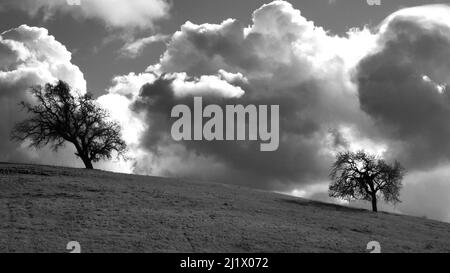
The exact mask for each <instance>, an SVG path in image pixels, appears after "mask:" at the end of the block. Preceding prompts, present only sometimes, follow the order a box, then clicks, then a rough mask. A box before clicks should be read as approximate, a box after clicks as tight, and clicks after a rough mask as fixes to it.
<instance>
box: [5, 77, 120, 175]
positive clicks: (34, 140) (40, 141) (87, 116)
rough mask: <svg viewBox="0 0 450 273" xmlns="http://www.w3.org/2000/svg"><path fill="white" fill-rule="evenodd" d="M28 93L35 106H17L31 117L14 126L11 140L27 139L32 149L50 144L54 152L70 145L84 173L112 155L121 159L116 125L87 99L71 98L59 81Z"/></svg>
mask: <svg viewBox="0 0 450 273" xmlns="http://www.w3.org/2000/svg"><path fill="white" fill-rule="evenodd" d="M31 93H32V94H33V96H34V97H35V98H36V99H37V103H33V104H31V103H27V102H21V105H22V106H23V107H24V108H25V109H26V110H27V112H28V113H29V114H30V115H31V117H30V118H29V119H27V120H25V121H22V122H20V123H18V124H16V126H15V127H14V129H13V131H12V133H11V138H12V139H13V140H16V141H25V140H27V139H28V140H30V141H31V144H30V146H31V147H36V148H42V147H44V146H46V145H49V144H50V145H51V147H52V148H53V149H54V150H55V151H57V150H58V149H59V148H60V147H62V146H64V144H65V143H66V142H69V143H72V144H73V145H74V146H75V148H76V151H77V152H76V153H75V155H76V156H78V157H79V158H80V159H81V160H82V161H83V163H84V165H85V166H86V168H87V169H93V162H98V161H100V160H101V159H111V157H112V153H113V152H116V153H117V156H124V153H125V151H126V144H125V142H124V141H123V140H122V138H121V132H120V131H121V128H120V126H119V124H118V123H116V122H113V121H110V120H109V113H108V112H107V111H106V110H104V109H103V108H101V107H100V106H98V105H97V104H96V103H95V101H94V99H93V98H92V96H91V95H89V94H86V95H73V94H72V92H71V89H70V86H69V85H68V84H67V83H65V82H63V81H59V82H58V83H57V84H55V85H52V84H46V85H45V86H35V87H32V88H31Z"/></svg>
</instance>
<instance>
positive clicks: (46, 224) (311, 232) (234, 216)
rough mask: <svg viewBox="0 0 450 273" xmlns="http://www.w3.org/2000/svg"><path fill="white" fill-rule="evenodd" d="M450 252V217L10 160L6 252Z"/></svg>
mask: <svg viewBox="0 0 450 273" xmlns="http://www.w3.org/2000/svg"><path fill="white" fill-rule="evenodd" d="M372 240H376V241H379V242H380V243H381V246H382V251H383V252H450V225H449V224H446V223H441V222H437V221H432V220H426V219H422V218H415V217H409V216H399V215H390V214H385V213H380V214H374V213H371V212H368V211H364V210H356V209H350V208H346V207H340V206H335V205H330V204H324V203H318V202H312V201H308V200H303V199H298V198H293V197H289V196H284V195H279V194H275V193H269V192H262V191H256V190H251V189H246V188H240V187H236V186H228V185H220V184H207V183H194V182H186V181H180V180H176V179H164V178H155V177H144V176H132V175H123V174H114V173H107V172H101V171H87V170H78V169H68V168H56V167H47V166H34V165H11V164H0V252H67V250H66V249H65V248H66V244H67V243H68V242H69V241H78V242H80V244H81V247H82V251H83V252H123V251H125V252H365V251H366V250H365V249H366V245H367V243H368V242H369V241H372Z"/></svg>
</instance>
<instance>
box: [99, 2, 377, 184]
mask: <svg viewBox="0 0 450 273" xmlns="http://www.w3.org/2000/svg"><path fill="white" fill-rule="evenodd" d="M372 36H373V35H372V34H371V33H370V31H368V30H366V29H362V30H351V31H350V32H349V35H348V37H337V36H330V35H328V34H327V32H326V31H325V30H324V29H322V28H321V27H318V26H315V25H314V23H313V22H311V21H308V20H307V19H306V18H304V17H303V16H302V15H301V13H300V11H298V10H296V9H294V8H293V7H292V5H291V4H289V3H287V2H284V1H275V2H273V3H271V4H266V5H264V6H262V7H261V8H260V9H258V10H256V11H255V12H254V14H253V24H252V25H251V26H244V25H242V24H241V23H240V22H239V21H237V20H234V19H228V20H225V21H224V22H222V23H220V24H202V25H197V24H194V23H191V22H186V23H185V24H184V25H183V26H181V29H180V30H179V31H177V32H176V33H175V34H174V35H173V36H172V37H171V39H170V41H169V43H168V47H167V50H166V52H165V53H164V54H163V55H162V57H161V60H160V62H159V63H157V64H154V65H151V66H150V67H149V68H148V69H147V71H146V72H145V73H142V74H140V75H134V74H133V75H131V76H127V77H122V78H121V80H119V82H120V84H121V85H123V84H125V85H130V86H134V88H132V89H129V90H128V92H130V93H129V94H122V95H123V96H124V97H126V98H127V100H128V101H129V103H130V104H129V105H130V109H131V113H130V115H132V116H135V115H136V116H137V115H139V117H140V119H141V120H142V122H143V123H144V124H145V125H146V128H145V130H144V131H141V135H140V138H141V143H140V147H139V149H140V151H141V152H140V154H141V155H145V156H144V159H142V160H139V159H137V161H136V164H135V166H134V167H135V171H138V172H145V170H146V169H147V167H146V166H147V165H150V164H151V166H152V167H153V168H152V169H151V171H152V173H154V174H155V173H156V174H162V175H174V176H182V175H189V176H191V177H192V176H196V177H200V178H203V179H210V180H216V181H224V182H229V183H240V184H246V185H250V186H254V187H259V188H270V189H275V188H276V189H280V188H283V189H288V188H290V187H292V186H293V185H297V184H299V183H314V182H315V181H316V180H318V179H324V178H325V177H326V176H327V171H328V167H329V164H330V163H331V160H332V157H333V154H332V153H331V152H330V150H329V149H328V147H329V146H330V145H328V142H327V141H328V138H329V135H330V128H331V127H334V126H335V124H336V123H339V124H347V123H348V124H352V123H359V122H361V121H362V120H364V119H365V116H364V115H363V114H362V113H361V111H360V110H359V104H358V99H357V96H356V94H357V91H356V86H355V85H354V84H353V83H352V82H351V79H350V76H349V73H347V71H349V70H350V67H352V65H354V63H356V61H357V60H358V59H359V58H361V57H362V56H363V53H364V52H366V51H367V50H369V48H371V47H372V46H373V44H372V43H370V41H371V39H373V37H372ZM363 37H365V38H366V39H363ZM351 41H353V43H352V42H351ZM364 41H365V42H364ZM331 48H333V50H331ZM144 77H147V78H148V77H149V79H148V83H147V84H146V85H143V86H139V84H135V82H142V78H144ZM124 82H126V83H124ZM136 87H139V88H136ZM141 87H142V88H141ZM114 90H115V88H114V87H113V88H112V89H111V90H110V94H108V95H106V96H105V97H108V96H117V92H116V91H114ZM130 90H132V91H130ZM199 95H201V96H203V97H204V103H205V104H206V103H214V104H218V105H222V106H224V105H225V104H243V105H248V104H256V105H273V104H277V105H280V111H281V112H280V116H281V117H280V131H281V134H282V136H281V144H280V148H279V150H278V151H276V152H273V153H261V152H260V151H259V149H258V145H257V144H256V143H254V142H245V141H244V142H227V143H226V142H224V143H218V142H206V141H198V142H174V141H173V140H172V138H171V136H170V126H171V124H172V123H173V120H171V118H170V116H169V114H170V110H171V108H172V107H173V106H174V105H176V104H180V103H183V104H186V105H191V106H192V103H193V99H192V98H193V97H194V96H199ZM112 108H114V106H112ZM149 160H151V162H152V163H150V161H149ZM180 161H181V162H183V163H182V164H181V163H180ZM177 162H178V163H177ZM188 162H189V163H188ZM195 162H197V163H195ZM185 164H189V166H191V168H186V165H185ZM188 169H189V171H188ZM211 170H215V171H214V172H212V171H211Z"/></svg>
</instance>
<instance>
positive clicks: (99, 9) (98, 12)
mask: <svg viewBox="0 0 450 273" xmlns="http://www.w3.org/2000/svg"><path fill="white" fill-rule="evenodd" d="M0 2H5V3H2V5H9V6H13V7H17V8H20V9H22V10H24V11H26V12H28V13H30V14H31V15H36V14H37V13H38V12H39V11H44V12H45V15H46V16H52V14H53V13H55V12H57V11H62V12H65V13H70V14H73V15H75V16H81V17H83V18H93V19H99V20H101V21H102V22H104V23H105V24H106V25H107V26H109V27H112V28H122V29H124V28H127V29H130V28H131V29H134V28H138V29H148V28H152V27H153V26H154V23H155V21H156V20H159V19H162V18H165V17H166V16H167V15H168V12H169V9H170V4H169V3H168V1H166V0H127V1H122V0H81V4H80V5H79V6H73V5H69V4H68V2H67V0H21V1H8V0H2V1H0Z"/></svg>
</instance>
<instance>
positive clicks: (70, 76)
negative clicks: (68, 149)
mask: <svg viewBox="0 0 450 273" xmlns="http://www.w3.org/2000/svg"><path fill="white" fill-rule="evenodd" d="M0 56H1V58H0V116H1V117H2V119H1V120H0V150H1V154H0V160H1V161H34V162H36V161H38V162H43V161H41V160H44V161H45V160H47V162H55V163H57V162H58V161H59V162H58V163H60V164H61V163H63V162H66V163H67V162H69V161H70V160H68V159H66V158H63V157H61V156H54V155H52V153H50V152H49V151H48V150H46V151H42V152H38V151H35V150H27V149H25V145H18V144H16V143H11V142H10V141H9V136H10V131H11V129H12V127H13V126H14V124H15V123H16V122H18V121H20V120H22V119H23V118H24V117H25V113H23V112H22V111H20V106H19V105H18V104H19V102H20V101H22V100H25V101H31V100H32V98H31V96H30V94H29V92H28V89H29V87H30V86H33V85H40V84H45V83H47V82H55V81H57V80H58V79H61V80H64V81H66V82H68V83H69V84H70V85H71V86H73V88H74V89H75V90H77V92H79V93H84V92H86V81H85V80H84V77H83V73H81V71H80V69H79V68H78V67H77V66H76V65H74V64H72V63H71V53H70V52H69V51H67V49H66V47H65V46H64V45H62V44H61V43H59V42H58V41H56V40H55V38H54V37H53V36H51V35H49V34H48V31H47V30H46V29H45V28H37V27H29V26H26V25H22V26H20V27H18V28H14V29H10V30H8V31H5V32H3V33H1V34H0Z"/></svg>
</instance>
